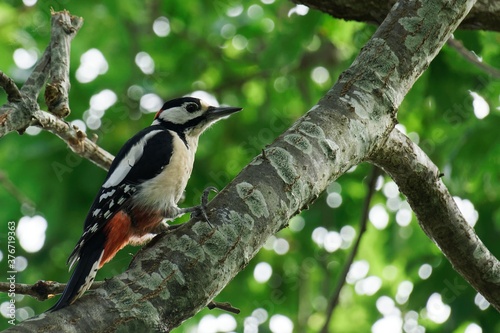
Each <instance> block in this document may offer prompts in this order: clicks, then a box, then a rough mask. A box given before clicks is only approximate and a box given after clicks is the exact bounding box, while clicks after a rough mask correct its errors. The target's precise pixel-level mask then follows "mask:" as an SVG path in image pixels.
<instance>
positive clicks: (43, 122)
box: [32, 110, 114, 170]
mask: <svg viewBox="0 0 500 333" xmlns="http://www.w3.org/2000/svg"><path fill="white" fill-rule="evenodd" d="M32 125H34V126H39V127H41V128H43V129H45V130H47V131H49V132H51V133H53V134H55V135H57V136H58V137H60V138H61V139H63V140H64V141H66V143H67V144H68V146H69V147H70V148H71V150H72V151H73V152H75V153H77V154H78V155H80V156H82V157H84V158H86V159H88V160H90V161H92V162H93V163H95V164H96V165H97V166H99V167H101V168H103V169H104V170H108V169H109V167H110V166H111V162H112V161H113V159H114V156H113V155H112V154H110V153H108V152H107V151H106V150H104V149H102V148H101V147H99V146H98V145H97V144H96V143H95V142H93V141H92V140H90V139H89V138H88V137H87V135H86V134H85V132H83V131H81V130H80V129H79V128H78V127H76V126H71V125H70V124H68V123H67V122H65V121H64V120H62V119H61V118H59V117H56V116H54V115H52V114H50V113H48V112H45V111H41V110H38V111H36V112H35V113H33V122H32Z"/></svg>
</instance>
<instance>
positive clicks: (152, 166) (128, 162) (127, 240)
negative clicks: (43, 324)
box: [49, 97, 241, 311]
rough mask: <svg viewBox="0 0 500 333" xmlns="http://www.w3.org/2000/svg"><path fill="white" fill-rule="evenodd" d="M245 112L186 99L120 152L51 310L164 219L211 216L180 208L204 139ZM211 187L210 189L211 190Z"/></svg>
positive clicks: (169, 107)
mask: <svg viewBox="0 0 500 333" xmlns="http://www.w3.org/2000/svg"><path fill="white" fill-rule="evenodd" d="M239 110H241V108H237V107H213V106H209V105H208V104H207V103H205V102H204V101H202V100H200V99H197V98H192V97H183V98H178V99H174V100H171V101H169V102H166V103H165V104H164V105H163V107H162V108H161V110H160V111H158V113H157V114H156V116H155V118H154V121H153V123H152V124H151V126H149V127H147V128H145V129H143V130H142V131H140V132H139V133H137V134H136V135H135V136H134V137H132V138H131V139H130V140H129V141H127V143H125V145H124V146H123V147H122V149H121V150H120V151H119V152H118V154H117V155H116V158H115V159H114V161H113V163H112V164H111V167H110V168H109V172H108V175H107V177H106V179H105V180H104V184H103V185H102V187H101V189H100V190H99V193H98V194H97V196H96V198H95V199H94V202H93V204H92V206H91V208H90V211H89V213H88V215H87V218H86V219H85V226H84V232H83V235H82V236H81V238H80V240H79V241H78V243H77V244H76V247H75V249H74V250H73V252H72V253H71V255H70V256H69V259H68V263H69V265H70V270H71V267H72V266H73V265H74V264H75V263H77V266H76V268H75V270H74V272H73V274H72V275H71V279H70V280H69V282H68V284H67V285H66V288H65V289H64V292H63V294H62V296H61V298H60V299H59V301H58V302H57V303H56V304H55V305H54V306H53V307H52V308H50V309H49V311H55V310H59V309H61V308H64V307H66V306H68V305H70V304H71V303H73V302H74V301H75V300H76V299H78V298H79V297H81V296H82V295H83V293H85V291H86V290H88V289H89V288H90V286H91V285H92V283H93V282H94V278H95V275H96V273H97V270H98V269H99V268H101V267H102V266H103V265H104V264H105V263H107V262H108V261H110V260H111V259H112V258H113V256H114V255H115V254H116V252H118V251H119V250H120V249H121V248H123V247H124V246H125V245H127V244H141V243H143V242H144V241H147V240H148V239H150V238H151V237H152V235H153V234H155V233H158V232H159V231H161V230H165V229H166V226H165V225H164V224H163V221H164V219H175V218H176V217H178V216H180V215H182V214H184V213H188V212H191V213H193V212H194V213H196V214H200V213H201V217H203V216H205V218H206V214H205V211H204V206H205V205H206V200H207V197H208V193H209V191H210V188H209V189H207V190H206V191H205V192H204V195H203V196H202V204H201V205H200V206H195V207H191V208H179V207H178V206H177V203H178V202H179V200H180V198H181V196H182V193H183V191H184V189H185V187H186V184H187V181H188V179H189V177H190V175H191V170H192V168H193V162H194V155H195V152H196V148H197V146H198V138H199V136H200V134H202V133H203V131H205V130H206V129H207V128H208V127H209V126H210V125H211V124H213V123H215V122H216V121H217V120H219V119H221V118H224V117H227V116H229V115H230V114H232V113H234V112H237V111H239ZM207 191H208V192H207Z"/></svg>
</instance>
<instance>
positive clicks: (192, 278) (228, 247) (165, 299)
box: [8, 0, 500, 332]
mask: <svg viewBox="0 0 500 333" xmlns="http://www.w3.org/2000/svg"><path fill="white" fill-rule="evenodd" d="M473 4H474V1H471V0H457V1H454V2H453V3H450V1H448V0H433V1H430V0H429V1H403V2H401V3H399V5H398V6H395V7H394V8H393V9H392V10H391V12H390V13H389V15H388V17H387V19H386V20H385V21H384V23H382V25H381V26H380V27H379V29H378V30H377V32H376V33H375V35H374V36H373V37H372V39H371V40H370V41H369V42H368V43H367V45H366V46H365V47H364V48H363V49H362V51H361V53H360V55H359V56H358V58H357V59H356V61H355V62H354V63H353V64H352V66H351V67H350V68H349V69H348V70H346V71H345V72H344V73H343V74H342V75H341V76H340V78H339V81H338V82H337V83H336V84H335V85H334V86H333V87H332V89H331V90H330V91H329V92H328V93H327V94H326V95H325V96H324V98H322V99H321V100H320V101H319V102H318V104H317V105H316V106H314V107H313V108H312V109H311V110H309V111H308V112H307V113H306V114H305V115H304V116H303V117H302V118H300V119H299V120H298V121H297V122H296V123H295V124H294V125H293V126H292V127H291V128H290V129H288V130H287V131H286V132H285V133H283V134H282V135H281V136H280V137H279V138H278V139H277V140H276V141H275V142H274V143H273V144H272V145H271V146H269V147H267V148H265V149H264V150H263V153H262V154H261V155H259V156H257V157H256V158H255V159H254V160H253V161H252V162H251V163H250V164H249V165H248V166H247V167H246V168H245V169H244V170H243V171H242V172H241V173H240V174H239V175H238V176H237V177H236V178H235V179H234V180H233V181H232V182H231V183H230V184H229V185H228V186H227V187H226V188H225V189H224V190H223V191H222V192H221V193H220V194H219V195H218V196H217V197H216V198H215V199H214V200H213V201H212V202H211V203H210V204H209V207H208V217H209V219H210V221H211V222H212V224H214V228H211V227H210V226H209V225H208V224H207V223H206V222H200V221H190V222H188V223H186V224H184V225H182V226H181V227H179V228H177V229H175V230H173V231H172V232H169V233H167V234H163V235H161V236H158V237H156V238H155V239H154V240H153V241H152V242H151V243H150V244H148V245H147V246H145V247H144V248H143V249H142V250H141V251H140V252H139V253H138V254H137V256H136V257H135V258H134V259H133V261H132V263H131V264H130V267H129V269H128V270H127V271H126V272H124V273H123V274H121V275H119V276H116V277H114V278H112V279H110V280H109V281H106V282H105V283H104V285H103V286H102V287H101V288H99V289H97V290H96V291H95V292H94V293H92V294H89V295H86V296H84V297H83V298H82V299H80V300H79V301H77V302H76V303H75V304H74V305H73V306H70V307H68V308H65V309H63V310H61V311H58V312H55V313H51V314H42V315H40V316H38V317H35V318H33V319H31V320H27V321H25V322H23V323H21V324H20V325H18V326H16V327H13V328H11V329H10V330H8V331H9V332H54V331H58V332H114V331H117V330H118V331H120V332H138V331H141V332H146V331H152V332H154V331H162V332H168V331H170V330H171V329H173V328H175V327H177V326H179V325H180V324H181V323H182V322H183V321H184V320H186V319H188V318H190V317H191V316H193V315H194V314H195V313H197V312H198V311H199V310H200V309H202V308H203V307H205V306H206V305H207V304H208V303H209V302H210V301H211V300H212V299H213V298H214V297H215V296H216V295H217V294H218V293H219V292H220V291H221V290H222V289H223V288H224V286H225V285H226V284H227V283H229V281H230V280H231V279H232V278H233V277H234V276H235V275H236V274H237V273H238V272H239V271H241V270H242V269H243V268H244V267H245V266H246V265H247V264H248V262H249V261H250V260H251V259H252V258H253V256H254V255H255V254H256V253H257V252H258V251H259V249H260V248H261V247H262V245H263V244H264V242H265V241H266V240H267V238H268V237H269V236H271V235H273V234H274V233H276V232H277V231H278V230H280V229H281V228H284V227H285V226H286V225H287V223H288V220H289V218H290V217H292V216H294V215H295V214H297V213H298V212H300V210H301V209H304V208H305V207H307V206H308V204H310V203H311V202H312V201H314V200H315V198H317V197H318V195H319V194H320V193H321V192H323V191H324V189H325V188H326V186H327V185H328V184H329V183H330V182H331V181H332V180H334V179H336V178H338V177H340V176H341V175H342V174H344V173H345V172H346V171H347V170H348V169H349V168H351V167H352V166H354V165H357V164H359V163H361V162H363V161H371V162H374V163H376V164H378V165H379V166H381V167H382V168H384V169H385V170H387V171H388V172H389V173H390V174H391V175H392V176H393V177H394V180H395V182H396V183H397V184H398V185H399V186H400V188H401V190H402V191H403V193H405V195H407V197H408V201H409V202H410V203H411V205H412V208H413V209H414V211H415V212H416V215H417V216H418V218H419V223H420V224H421V225H422V227H423V228H424V230H425V231H426V232H427V234H428V235H429V236H430V238H431V239H433V240H434V241H435V242H436V243H437V245H438V246H439V247H440V248H441V249H442V250H443V252H444V253H445V254H446V256H447V257H448V259H449V260H450V261H451V262H452V264H453V265H454V266H455V267H457V270H458V271H459V272H460V273H461V274H462V275H464V277H465V278H466V279H467V280H469V281H470V282H471V283H472V285H473V286H474V287H475V288H476V289H477V290H478V291H479V292H481V294H482V295H483V296H484V297H485V298H486V299H487V300H488V301H489V302H490V303H491V304H492V305H493V306H494V307H495V308H496V309H500V298H499V293H498V290H499V283H498V277H499V274H498V269H499V264H498V261H497V260H496V258H495V257H494V256H493V255H491V253H489V252H488V250H487V249H486V248H485V247H484V245H482V243H481V242H480V240H479V239H478V238H477V236H476V235H475V234H474V232H473V230H472V229H471V228H470V227H469V226H468V225H467V223H465V221H464V219H463V218H462V217H461V215H460V213H459V211H458V209H457V208H456V206H455V204H454V202H453V201H452V200H451V201H450V200H449V198H450V195H449V193H448V191H447V190H446V188H445V187H444V185H443V184H442V183H441V182H440V181H439V179H438V175H437V169H436V167H435V166H434V165H433V164H432V163H431V162H430V161H429V160H428V158H427V157H426V156H425V155H424V154H423V153H422V151H420V150H418V148H417V147H416V146H415V145H413V144H411V142H410V141H409V140H408V139H407V138H406V137H404V136H403V135H402V134H399V133H397V132H396V131H395V130H394V125H395V123H396V113H397V108H398V106H399V105H400V103H401V101H402V100H403V98H404V96H405V94H406V93H407V92H408V90H409V89H410V87H411V86H412V85H413V83H414V82H415V81H416V79H417V78H418V77H419V76H420V75H421V74H422V73H423V71H424V70H425V69H426V68H427V66H428V65H429V63H430V61H431V60H432V59H433V58H434V57H435V55H436V54H437V53H438V51H439V50H440V48H441V47H442V46H443V44H444V43H445V42H446V41H447V39H448V38H449V37H450V35H451V33H452V32H453V31H454V30H455V28H456V27H457V26H458V24H459V23H460V21H461V20H462V19H463V18H464V17H465V15H466V14H467V13H468V11H469V10H470V8H471V7H472V5H473ZM419 180H420V181H419ZM428 202H431V203H432V205H431V207H430V208H429V209H432V210H433V211H436V210H442V212H441V214H440V215H439V218H440V219H441V221H440V224H439V225H437V226H434V225H433V224H434V223H436V220H435V218H433V217H432V212H427V209H428ZM451 226H453V227H451ZM456 229H458V230H456ZM465 238H468V241H467V242H464V243H462V241H464V240H465ZM457 248H458V249H457ZM457 257H460V260H457ZM468 265H469V266H470V268H469V269H465V267H466V266H468ZM472 272H474V273H473V274H472Z"/></svg>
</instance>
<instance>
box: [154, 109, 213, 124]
mask: <svg viewBox="0 0 500 333" xmlns="http://www.w3.org/2000/svg"><path fill="white" fill-rule="evenodd" d="M203 112H204V111H202V110H200V111H196V112H193V113H189V112H187V111H186V110H184V109H183V108H181V107H176V108H172V109H169V110H166V111H164V112H162V113H161V114H160V118H161V119H162V120H163V121H165V122H170V123H174V124H185V123H187V122H188V121H190V120H191V119H194V118H197V117H199V116H201V115H202V114H203Z"/></svg>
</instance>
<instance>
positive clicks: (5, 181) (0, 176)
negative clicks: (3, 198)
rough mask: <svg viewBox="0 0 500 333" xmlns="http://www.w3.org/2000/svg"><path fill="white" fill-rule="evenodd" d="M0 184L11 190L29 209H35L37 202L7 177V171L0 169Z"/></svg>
mask: <svg viewBox="0 0 500 333" xmlns="http://www.w3.org/2000/svg"><path fill="white" fill-rule="evenodd" d="M0 185H2V186H3V187H4V188H5V189H6V190H7V192H9V193H10V194H11V195H12V196H13V197H14V198H16V200H17V201H19V203H20V204H21V205H22V206H25V208H27V209H28V210H29V211H33V210H34V209H35V203H34V202H33V201H32V200H31V199H29V198H28V197H27V196H26V195H25V194H24V193H22V192H21V191H20V190H19V189H18V188H17V187H16V185H14V183H12V181H11V180H10V179H9V178H8V177H7V175H6V174H5V172H3V171H1V170H0Z"/></svg>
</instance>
